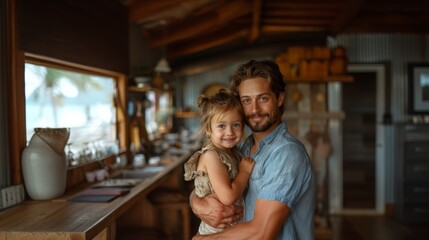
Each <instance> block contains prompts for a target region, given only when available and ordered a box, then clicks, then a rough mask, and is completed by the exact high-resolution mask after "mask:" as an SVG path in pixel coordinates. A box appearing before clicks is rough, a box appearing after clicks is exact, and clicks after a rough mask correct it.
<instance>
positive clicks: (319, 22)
mask: <svg viewBox="0 0 429 240" xmlns="http://www.w3.org/2000/svg"><path fill="white" fill-rule="evenodd" d="M262 23H263V24H264V25H265V24H268V25H310V26H329V24H330V23H331V20H329V19H309V18H265V19H264V20H263V21H262Z"/></svg>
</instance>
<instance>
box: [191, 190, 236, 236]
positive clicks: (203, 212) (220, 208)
mask: <svg viewBox="0 0 429 240" xmlns="http://www.w3.org/2000/svg"><path fill="white" fill-rule="evenodd" d="M189 202H190V205H191V208H192V211H193V212H194V214H195V215H197V217H198V218H200V219H201V220H202V221H204V222H205V223H207V224H209V225H210V226H213V227H217V228H226V227H229V226H230V224H231V223H234V222H237V221H238V220H239V219H241V218H242V216H243V207H242V206H235V205H230V206H225V205H223V204H222V203H220V202H219V200H218V199H217V198H216V196H215V195H209V196H206V197H204V198H200V197H198V196H197V195H196V194H195V192H194V191H192V193H191V195H190V197H189Z"/></svg>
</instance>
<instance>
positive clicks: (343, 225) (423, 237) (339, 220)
mask: <svg viewBox="0 0 429 240" xmlns="http://www.w3.org/2000/svg"><path fill="white" fill-rule="evenodd" d="M331 224H332V229H333V231H332V232H333V234H332V240H429V224H426V225H403V224H401V223H399V222H397V221H396V220H395V219H393V218H390V217H383V216H332V217H331Z"/></svg>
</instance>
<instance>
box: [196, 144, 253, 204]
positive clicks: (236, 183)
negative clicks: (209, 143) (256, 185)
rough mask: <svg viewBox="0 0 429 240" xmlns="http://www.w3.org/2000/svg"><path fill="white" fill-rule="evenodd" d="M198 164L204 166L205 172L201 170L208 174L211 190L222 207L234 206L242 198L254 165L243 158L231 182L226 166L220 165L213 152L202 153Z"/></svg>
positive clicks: (251, 161) (220, 162)
mask: <svg viewBox="0 0 429 240" xmlns="http://www.w3.org/2000/svg"><path fill="white" fill-rule="evenodd" d="M243 161H245V162H243ZM200 163H202V164H203V165H204V166H205V170H204V169H201V170H204V171H205V172H207V173H208V176H209V179H210V182H211V184H212V187H213V190H214V192H215V193H216V195H217V197H218V198H219V200H220V202H221V203H222V204H224V205H231V204H234V203H235V201H237V200H238V199H239V198H240V197H241V196H242V194H243V192H244V189H245V188H246V185H247V181H248V180H249V177H250V173H251V172H252V170H253V166H254V164H255V163H254V161H253V160H252V159H250V158H243V159H242V163H240V167H239V172H238V174H237V176H236V177H235V179H234V180H233V181H232V182H231V181H230V179H229V174H228V169H227V166H225V164H223V163H222V161H221V160H220V159H219V158H218V156H217V154H216V153H215V152H214V151H207V152H205V153H203V154H202V155H201V156H200Z"/></svg>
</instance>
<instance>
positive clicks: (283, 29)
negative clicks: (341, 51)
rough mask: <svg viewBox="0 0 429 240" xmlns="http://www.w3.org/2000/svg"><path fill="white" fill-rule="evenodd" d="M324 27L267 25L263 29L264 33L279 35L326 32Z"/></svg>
mask: <svg viewBox="0 0 429 240" xmlns="http://www.w3.org/2000/svg"><path fill="white" fill-rule="evenodd" d="M324 31H326V30H325V28H323V27H315V26H274V25H265V26H263V27H262V33H263V34H264V35H265V34H278V33H292V32H324Z"/></svg>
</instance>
